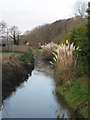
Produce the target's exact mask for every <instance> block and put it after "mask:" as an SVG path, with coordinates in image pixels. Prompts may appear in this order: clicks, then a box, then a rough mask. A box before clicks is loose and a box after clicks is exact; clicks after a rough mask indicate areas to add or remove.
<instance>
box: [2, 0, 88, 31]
mask: <svg viewBox="0 0 90 120" xmlns="http://www.w3.org/2000/svg"><path fill="white" fill-rule="evenodd" d="M76 1H77V0H0V21H2V20H4V21H5V22H7V24H8V25H9V26H12V25H16V26H18V27H19V29H20V30H21V31H22V32H24V31H26V30H31V29H32V28H34V27H36V26H38V25H42V24H46V23H52V22H54V21H56V20H59V19H65V18H70V17H72V15H73V6H74V4H75V2H76ZM82 1H89V0H82Z"/></svg>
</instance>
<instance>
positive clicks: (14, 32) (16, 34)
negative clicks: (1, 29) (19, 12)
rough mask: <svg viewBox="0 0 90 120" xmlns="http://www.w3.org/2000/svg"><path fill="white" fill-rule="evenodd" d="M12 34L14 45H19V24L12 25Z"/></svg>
mask: <svg viewBox="0 0 90 120" xmlns="http://www.w3.org/2000/svg"><path fill="white" fill-rule="evenodd" d="M9 31H10V36H11V38H12V39H13V41H14V45H18V44H19V35H20V31H19V29H18V27H17V26H12V27H11V28H10V29H9Z"/></svg>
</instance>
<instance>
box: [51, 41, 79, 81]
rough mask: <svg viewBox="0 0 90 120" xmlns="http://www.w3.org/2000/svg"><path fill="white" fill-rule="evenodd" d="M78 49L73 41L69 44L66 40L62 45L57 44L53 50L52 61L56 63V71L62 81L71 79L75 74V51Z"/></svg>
mask: <svg viewBox="0 0 90 120" xmlns="http://www.w3.org/2000/svg"><path fill="white" fill-rule="evenodd" d="M77 50H79V47H77V48H76V47H75V46H74V43H72V44H69V42H68V40H66V43H64V44H62V45H58V46H57V49H55V50H54V52H53V55H54V58H53V59H54V61H55V62H56V63H57V66H56V67H57V69H58V72H60V77H61V79H62V80H63V82H66V81H67V80H71V79H72V77H74V75H75V69H76V66H77V57H78V56H76V55H75V52H76V51H77Z"/></svg>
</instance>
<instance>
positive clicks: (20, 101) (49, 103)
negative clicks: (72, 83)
mask: <svg viewBox="0 0 90 120" xmlns="http://www.w3.org/2000/svg"><path fill="white" fill-rule="evenodd" d="M55 88H56V84H55V80H54V78H53V70H52V68H51V67H50V66H49V65H47V64H44V63H43V62H42V63H41V62H39V63H38V65H37V66H36V67H35V69H34V70H33V72H32V75H31V76H29V77H28V79H27V81H25V82H24V83H23V84H21V85H20V87H18V88H17V90H16V92H13V93H12V95H11V96H9V97H8V98H7V99H6V100H5V101H4V103H3V110H2V116H3V118H57V116H60V117H62V115H63V114H64V118H71V116H72V111H71V110H70V109H69V107H68V106H67V104H66V103H65V102H64V100H63V99H62V98H58V97H57V96H56V94H55Z"/></svg>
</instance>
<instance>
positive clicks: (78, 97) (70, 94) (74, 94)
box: [57, 77, 88, 118]
mask: <svg viewBox="0 0 90 120" xmlns="http://www.w3.org/2000/svg"><path fill="white" fill-rule="evenodd" d="M86 81H87V78H86V77H81V78H78V79H77V80H74V81H73V82H72V86H71V88H70V89H69V90H68V91H64V89H65V85H63V86H58V87H57V92H58V93H59V94H61V95H63V96H64V97H65V100H66V102H67V103H68V104H69V106H70V107H71V108H73V109H76V108H77V106H78V105H80V104H81V103H82V104H85V103H87V102H88V83H87V82H86ZM80 114H81V115H82V116H83V117H85V118H87V117H88V107H87V106H83V107H82V108H81V109H80Z"/></svg>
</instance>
